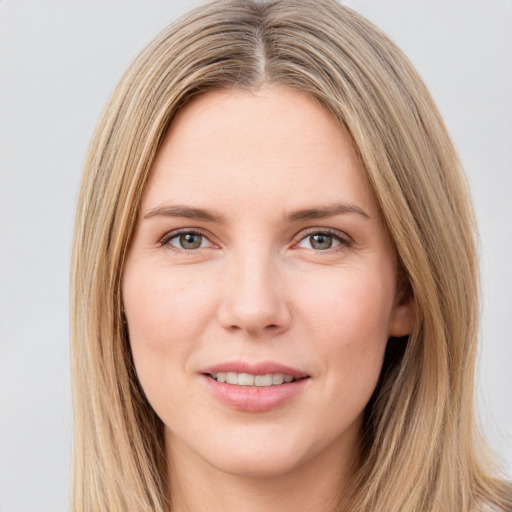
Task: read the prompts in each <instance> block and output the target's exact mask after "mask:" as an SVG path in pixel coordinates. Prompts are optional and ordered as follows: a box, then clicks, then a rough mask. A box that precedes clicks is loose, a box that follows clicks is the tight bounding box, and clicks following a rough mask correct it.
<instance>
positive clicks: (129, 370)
mask: <svg viewBox="0 0 512 512" xmlns="http://www.w3.org/2000/svg"><path fill="white" fill-rule="evenodd" d="M474 237H475V226H474V221H473V214H472V208H471V204H470V201H469V199H468V192H467V187H466V184H465V180H464V176H463V173H462V170H461V168H460V164H459V162H458V160H457V157H456V154H455V151H454V149H453V146H452V144H451V142H450V140H449V138H448V136H447V134H446V130H445V128H444V126H443V123H442V121H441V119H440V117H439V115H438V113H437V110H436V108H435V106H434V104H433V102H432V100H431V98H430V96H429V94H428V92H427V91H426V89H425V87H424V85H423V84H422V82H421V80H420V79H419V78H418V76H417V74H416V73H415V71H414V70H413V69H412V67H411V65H410V64H409V62H408V61H407V59H406V58H405V57H404V56H403V55H402V54H401V53H400V51H399V50H398V49H397V48H396V47H395V46H394V45H393V44H392V43H391V42H390V41H389V40H388V39H387V38H386V37H385V36H384V35H383V34H382V33H381V32H379V31H378V30H377V29H376V28H375V27H373V26H372V25H371V24H369V23H368V22H367V21H365V20H364V19H362V18H361V17H360V16H358V15H357V14H355V13H354V12H352V11H351V10H349V9H347V8H344V7H341V6H339V5H338V4H336V3H334V2H331V1H327V0H325V1H321V2H317V1H315V2H310V1H306V2H304V1H301V2H299V1H291V0H290V1H288V0H282V1H276V2H268V3H267V2H264V3H255V2H249V1H242V0H225V1H219V2H214V3H212V4H209V5H207V6H204V7H202V8H199V9H197V10H195V11H193V12H192V13H190V14H189V15H188V16H187V17H185V18H183V19H181V20H180V21H179V22H178V23H176V24H175V25H173V26H171V27H170V28H169V29H168V30H167V31H165V32H164V33H163V34H161V35H160V36H159V37H158V38H157V39H156V40H155V41H154V42H153V43H152V44H151V45H150V46H148V48H147V49H146V50H145V51H144V52H143V53H142V54H141V55H140V56H139V57H138V58H137V59H136V60H135V62H134V63H133V64H132V66H131V67H130V69H129V70H128V71H127V73H126V74H125V76H124V77H123V79H122V80H121V83H120V84H119V86H118V88H117V90H116V91H115V93H114V95H113V97H112V99H111V101H110V103H109V104H108V106H107V108H106V110H105V113H104V115H103V117H102V119H101V121H100V124H99V126H98V128H97V130H96V134H95V136H94V138H93V141H92V144H91V148H90V151H89V156H88V159H87V162H86V166H85V173H84V178H83V181H82V189H81V194H80V198H79V205H78V214H77V222H76V231H75V246H74V263H73V283H72V285H73V313H72V315H73V328H72V329H73V333H74V336H73V374H74V395H75V410H76V419H75V422H76V441H75V498H74V500H75V501H74V507H75V509H76V510H84V511H96V510H109V511H114V510H123V511H127V510H129V511H132V510H134V511H135V510H157V511H170V510H172V511H173V512H180V511H182V510H203V509H209V510H217V509H218V510H221V509H222V510H231V509H234V508H235V507H236V508H240V507H241V506H243V507H244V509H248V510H263V509H266V510H281V511H282V510H291V509H292V508H293V509H298V508H299V509H301V510H326V511H327V510H329V511H330V510H344V511H348V510H350V511H370V510H377V509H378V510H381V511H389V512H391V511H393V512H395V511H398V510H401V511H431V510H436V511H437V510H439V511H444V510H446V511H453V510H461V511H473V510H484V507H486V506H494V507H497V508H498V509H500V508H501V509H503V510H507V509H510V506H511V502H510V487H509V486H508V484H506V483H504V482H502V481H500V480H499V478H498V477H497V476H496V475H497V473H496V469H495V468H494V467H493V464H492V462H491V461H490V460H489V459H488V458H486V456H485V452H484V450H483V444H482V442H481V441H480V440H479V438H478V432H477V431H476V428H475V424H474V415H473V367H474V360H475V352H476V337H477V321H478V318H477V314H478V302H477V292H478V284H477V269H478V263H477V259H476V254H475V248H474V243H475V241H474Z"/></svg>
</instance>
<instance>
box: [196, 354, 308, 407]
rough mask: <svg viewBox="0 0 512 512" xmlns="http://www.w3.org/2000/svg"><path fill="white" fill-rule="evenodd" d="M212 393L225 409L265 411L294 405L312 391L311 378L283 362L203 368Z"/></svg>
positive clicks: (226, 364)
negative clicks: (300, 397) (299, 398)
mask: <svg viewBox="0 0 512 512" xmlns="http://www.w3.org/2000/svg"><path fill="white" fill-rule="evenodd" d="M201 373H202V378H203V379H204V380H203V382H204V383H205V385H206V388H207V389H208V390H209V392H210V393H211V394H212V395H213V396H214V397H215V398H216V399H217V400H219V401H220V402H221V403H223V404H224V405H225V406H228V407H229V408H230V409H236V410H238V411H242V412H265V411H271V410H274V409H279V408H280V407H282V406H284V405H286V404H290V403H293V401H294V400H297V399H298V397H299V396H300V395H301V394H302V393H304V392H305V389H307V388H309V386H308V385H307V383H308V381H309V380H310V379H311V376H310V375H308V374H306V373H304V372H302V371H300V370H298V369H296V368H292V367H289V366H285V365H282V364H279V363H272V362H262V363H248V362H241V361H238V362H230V363H222V364H219V365H216V366H212V367H210V368H205V369H203V371H202V372H201Z"/></svg>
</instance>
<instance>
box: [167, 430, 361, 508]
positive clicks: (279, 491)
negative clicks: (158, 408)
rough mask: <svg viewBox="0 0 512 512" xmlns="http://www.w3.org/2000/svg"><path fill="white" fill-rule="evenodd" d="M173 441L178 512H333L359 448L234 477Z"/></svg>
mask: <svg viewBox="0 0 512 512" xmlns="http://www.w3.org/2000/svg"><path fill="white" fill-rule="evenodd" d="M171 438H172V436H171V435H170V434H168V435H167V439H166V442H167V453H168V455H169V475H170V482H171V485H170V488H171V496H172V512H199V511H203V510H208V511H209V512H239V511H240V510H244V512H261V511H262V510H265V512H292V511H293V512H296V511H297V510H300V511H301V512H333V511H334V510H335V509H336V505H337V503H338V502H339V500H340V498H341V496H342V494H343V489H346V488H347V487H348V484H349V481H350V478H351V476H352V475H353V471H354V468H355V467H356V463H355V461H356V460H357V452H356V450H355V448H354V447H355V446H357V443H353V444H352V446H351V447H350V448H348V447H344V448H345V449H341V450H340V448H341V447H339V446H329V447H328V448H327V449H325V450H324V451H323V452H322V453H320V454H317V455H316V456H315V457H314V459H312V460H310V461H308V462H307V463H306V464H301V465H298V466H297V467H295V468H292V469H290V470H289V471H286V472H284V473H280V474H268V475H265V474H258V475H256V476H255V475H251V474H250V471H248V472H247V474H245V475H241V474H230V473H228V472H225V471H223V470H222V469H220V468H218V467H215V466H214V465H212V464H210V463H208V462H207V461H205V460H204V459H202V458H201V457H199V455H197V454H196V453H194V452H192V451H191V450H190V449H189V448H188V447H187V446H185V445H183V444H182V443H180V441H179V440H177V439H171ZM170 441H171V442H170Z"/></svg>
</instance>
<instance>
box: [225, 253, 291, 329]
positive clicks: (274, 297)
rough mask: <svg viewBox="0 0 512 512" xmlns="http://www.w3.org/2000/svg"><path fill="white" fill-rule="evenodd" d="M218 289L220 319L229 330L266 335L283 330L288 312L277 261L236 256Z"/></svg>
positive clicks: (289, 318) (287, 326)
mask: <svg viewBox="0 0 512 512" xmlns="http://www.w3.org/2000/svg"><path fill="white" fill-rule="evenodd" d="M227 274H228V275H227V276H226V279H225V281H224V283H223V288H224V289H223V290H221V291H220V292H221V295H222V302H221V304H220V307H219V321H220V324H221V325H222V327H224V328H225V329H227V330H229V331H231V332H244V333H246V334H247V335H249V336H251V337H255V338H258V337H268V336H275V335H277V334H280V333H283V332H285V331H286V330H287V329H288V328H289V326H290V320H291V314H290V308H289V304H288V303H287V300H286V298H285V296H286V294H285V288H284V287H283V280H282V279H281V272H280V271H279V265H278V263H277V262H273V261H272V259H271V258H268V257H267V258H264V257H258V256H257V255H254V254H253V255H252V256H249V257H241V258H237V259H236V261H233V262H232V267H231V271H230V272H228V273H227Z"/></svg>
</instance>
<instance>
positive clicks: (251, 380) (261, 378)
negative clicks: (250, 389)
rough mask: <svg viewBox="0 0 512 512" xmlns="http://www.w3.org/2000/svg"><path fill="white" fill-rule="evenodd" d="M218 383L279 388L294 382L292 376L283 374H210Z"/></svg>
mask: <svg viewBox="0 0 512 512" xmlns="http://www.w3.org/2000/svg"><path fill="white" fill-rule="evenodd" d="M210 375H211V377H212V378H213V379H215V380H216V381H217V382H226V383H228V384H236V385H238V386H257V387H269V386H279V385H280V384H283V383H289V382H293V381H294V380H295V379H294V377H292V376H291V375H284V374H283V373H268V374H267V375H252V374H250V373H236V372H218V373H212V374H210Z"/></svg>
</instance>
